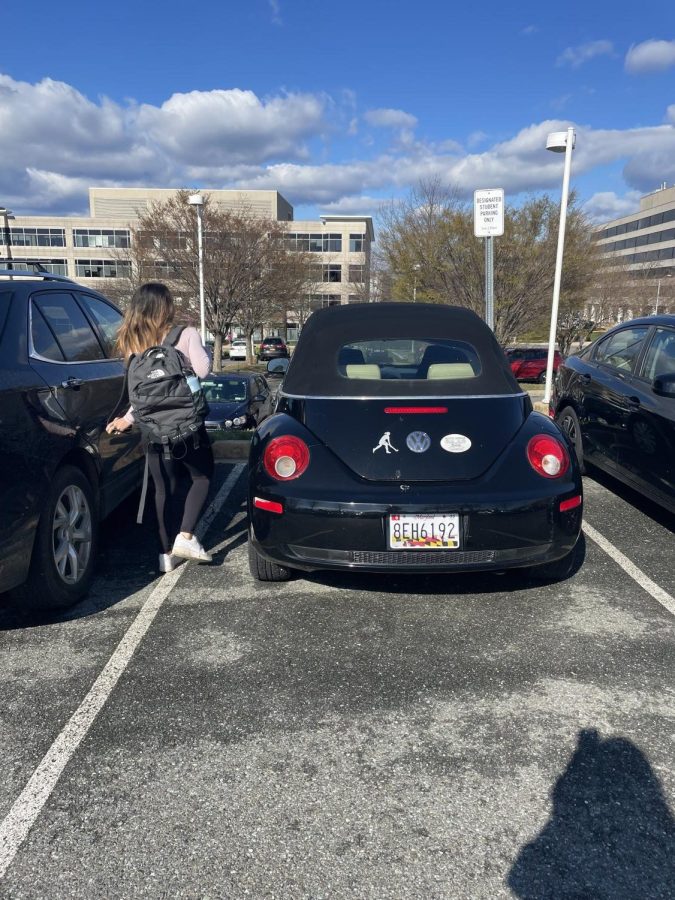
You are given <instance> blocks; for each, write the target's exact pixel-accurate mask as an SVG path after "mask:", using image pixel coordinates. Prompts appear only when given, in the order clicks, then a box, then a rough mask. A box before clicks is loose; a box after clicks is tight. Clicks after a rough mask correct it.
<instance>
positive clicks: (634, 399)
mask: <svg viewBox="0 0 675 900" xmlns="http://www.w3.org/2000/svg"><path fill="white" fill-rule="evenodd" d="M628 405H629V406H633V407H635V408H637V407H638V406H639V405H640V398H639V397H629V398H628Z"/></svg>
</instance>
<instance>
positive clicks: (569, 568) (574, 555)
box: [525, 534, 586, 582]
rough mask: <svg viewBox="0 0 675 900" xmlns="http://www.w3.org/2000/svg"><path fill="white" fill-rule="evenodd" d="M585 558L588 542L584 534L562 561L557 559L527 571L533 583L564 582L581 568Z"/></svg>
mask: <svg viewBox="0 0 675 900" xmlns="http://www.w3.org/2000/svg"><path fill="white" fill-rule="evenodd" d="M585 556H586V542H585V540H584V536H583V534H580V535H579V539H578V540H577V542H576V544H575V545H574V548H573V549H572V550H570V552H569V553H568V554H567V555H566V556H563V558H562V559H557V560H556V561H555V562H552V563H546V564H545V565H543V566H531V567H530V568H528V569H526V570H525V571H526V573H527V575H528V576H529V577H530V578H531V579H532V580H533V581H542V582H547V581H548V582H555V581H564V580H565V579H566V578H570V577H571V576H572V575H574V573H575V572H577V571H578V569H580V568H581V564H582V563H583V561H584V557H585Z"/></svg>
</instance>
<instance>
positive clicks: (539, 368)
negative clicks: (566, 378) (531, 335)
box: [504, 347, 563, 384]
mask: <svg viewBox="0 0 675 900" xmlns="http://www.w3.org/2000/svg"><path fill="white" fill-rule="evenodd" d="M504 352H505V353H506V357H507V359H508V361H509V364H510V366H511V371H512V372H513V374H514V375H515V377H516V379H517V380H518V381H537V382H539V384H543V383H544V382H545V381H546V362H547V359H548V350H547V348H546V347H512V348H511V349H509V350H505V351H504ZM562 363H563V356H562V354H561V353H560V351H559V350H556V351H555V355H554V357H553V374H554V375H555V374H556V373H557V371H558V369H559V368H560V366H561V365H562Z"/></svg>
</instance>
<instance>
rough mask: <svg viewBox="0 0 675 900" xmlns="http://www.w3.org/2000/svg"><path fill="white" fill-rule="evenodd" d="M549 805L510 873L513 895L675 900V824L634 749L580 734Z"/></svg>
mask: <svg viewBox="0 0 675 900" xmlns="http://www.w3.org/2000/svg"><path fill="white" fill-rule="evenodd" d="M552 799H553V813H552V816H551V820H550V822H548V823H547V825H546V826H545V827H544V829H543V830H542V832H541V833H540V834H539V835H538V836H537V837H536V838H535V839H534V840H533V841H532V842H531V843H529V844H527V845H526V846H525V847H523V849H522V850H521V851H520V853H519V854H518V858H517V859H516V861H515V863H514V864H513V867H512V868H511V871H510V872H509V875H508V878H507V884H508V886H509V887H510V888H511V890H512V891H513V893H514V894H515V895H516V896H517V897H521V898H522V900H628V898H630V900H666V898H670V900H672V898H675V820H674V819H673V815H672V813H671V811H670V809H669V808H668V804H667V802H666V799H665V797H664V795H663V790H662V788H661V785H660V783H659V780H658V778H657V776H656V774H655V773H654V772H653V770H652V768H651V766H650V765H649V762H648V761H647V759H646V757H645V756H644V754H643V753H642V752H641V751H640V750H639V749H638V748H637V747H636V746H635V744H633V743H631V742H630V741H629V740H627V739H626V738H607V739H605V740H603V739H602V738H601V737H600V736H599V735H598V732H597V731H594V730H587V731H581V732H580V733H579V740H578V745H577V748H576V751H575V753H574V755H573V757H572V759H571V760H570V763H569V765H568V767H567V769H566V770H565V772H564V773H563V774H562V775H561V776H560V778H559V779H558V781H557V782H556V784H555V787H554V788H553V792H552Z"/></svg>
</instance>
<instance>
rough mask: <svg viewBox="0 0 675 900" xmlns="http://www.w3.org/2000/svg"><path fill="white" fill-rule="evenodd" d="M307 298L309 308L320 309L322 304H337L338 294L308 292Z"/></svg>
mask: <svg viewBox="0 0 675 900" xmlns="http://www.w3.org/2000/svg"><path fill="white" fill-rule="evenodd" d="M307 300H308V301H309V305H310V308H311V309H322V308H323V307H324V306H339V305H340V303H341V299H340V295H339V294H308V295H307Z"/></svg>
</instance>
